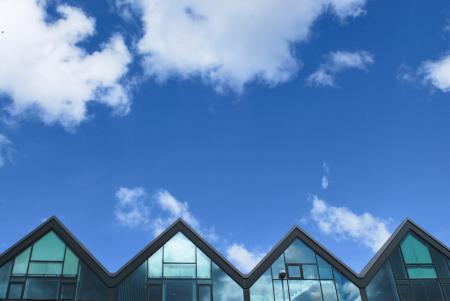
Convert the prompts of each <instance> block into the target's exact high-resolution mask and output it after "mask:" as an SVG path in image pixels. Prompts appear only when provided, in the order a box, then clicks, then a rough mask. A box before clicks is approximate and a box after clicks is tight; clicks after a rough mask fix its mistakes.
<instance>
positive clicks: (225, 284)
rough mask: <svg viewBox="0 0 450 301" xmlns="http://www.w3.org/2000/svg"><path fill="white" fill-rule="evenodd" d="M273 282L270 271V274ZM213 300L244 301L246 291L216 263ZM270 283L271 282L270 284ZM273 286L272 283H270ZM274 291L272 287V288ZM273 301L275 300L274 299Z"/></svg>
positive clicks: (213, 269)
mask: <svg viewBox="0 0 450 301" xmlns="http://www.w3.org/2000/svg"><path fill="white" fill-rule="evenodd" d="M268 278H269V281H270V280H271V277H270V271H269V273H268ZM212 281H213V300H214V301H243V300H244V291H243V289H242V288H241V287H240V286H239V284H237V283H236V282H235V281H234V280H233V279H231V277H230V276H228V275H227V274H226V273H225V272H224V271H223V270H222V269H221V268H219V267H218V266H217V265H216V264H215V263H213V264H212ZM269 283H270V282H269ZM270 284H271V283H270ZM270 289H271V290H272V286H270ZM272 295H273V293H272ZM272 298H273V296H272ZM272 301H273V299H272Z"/></svg>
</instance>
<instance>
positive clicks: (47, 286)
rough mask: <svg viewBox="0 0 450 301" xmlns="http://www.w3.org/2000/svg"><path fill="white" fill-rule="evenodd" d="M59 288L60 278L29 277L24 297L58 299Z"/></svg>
mask: <svg viewBox="0 0 450 301" xmlns="http://www.w3.org/2000/svg"><path fill="white" fill-rule="evenodd" d="M58 288H59V280H58V279H43V278H28V279H27V284H26V287H25V293H24V299H32V300H57V299H58Z"/></svg>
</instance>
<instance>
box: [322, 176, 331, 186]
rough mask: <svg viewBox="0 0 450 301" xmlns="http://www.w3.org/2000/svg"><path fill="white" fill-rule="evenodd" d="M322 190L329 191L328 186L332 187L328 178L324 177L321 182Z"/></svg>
mask: <svg viewBox="0 0 450 301" xmlns="http://www.w3.org/2000/svg"><path fill="white" fill-rule="evenodd" d="M321 185H322V188H323V189H327V188H328V185H330V182H329V181H328V177H327V176H322V182H321Z"/></svg>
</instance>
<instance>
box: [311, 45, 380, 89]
mask: <svg viewBox="0 0 450 301" xmlns="http://www.w3.org/2000/svg"><path fill="white" fill-rule="evenodd" d="M373 63H374V58H373V55H372V54H370V53H368V52H367V51H355V52H347V51H334V52H330V53H329V54H328V55H327V56H326V59H325V62H324V63H323V64H322V65H321V66H320V67H319V69H317V70H316V71H315V72H314V73H312V74H311V75H310V76H309V77H308V79H307V83H308V84H310V85H314V86H330V87H334V86H335V79H336V75H337V74H338V73H339V72H342V71H344V70H348V69H357V70H367V67H368V66H369V65H371V64H373Z"/></svg>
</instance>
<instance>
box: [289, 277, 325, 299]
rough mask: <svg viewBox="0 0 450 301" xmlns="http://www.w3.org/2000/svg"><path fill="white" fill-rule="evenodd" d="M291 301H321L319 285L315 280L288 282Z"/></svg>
mask: <svg viewBox="0 0 450 301" xmlns="http://www.w3.org/2000/svg"><path fill="white" fill-rule="evenodd" d="M289 295H290V297H291V301H322V294H321V292H320V283H319V281H315V280H289Z"/></svg>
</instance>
